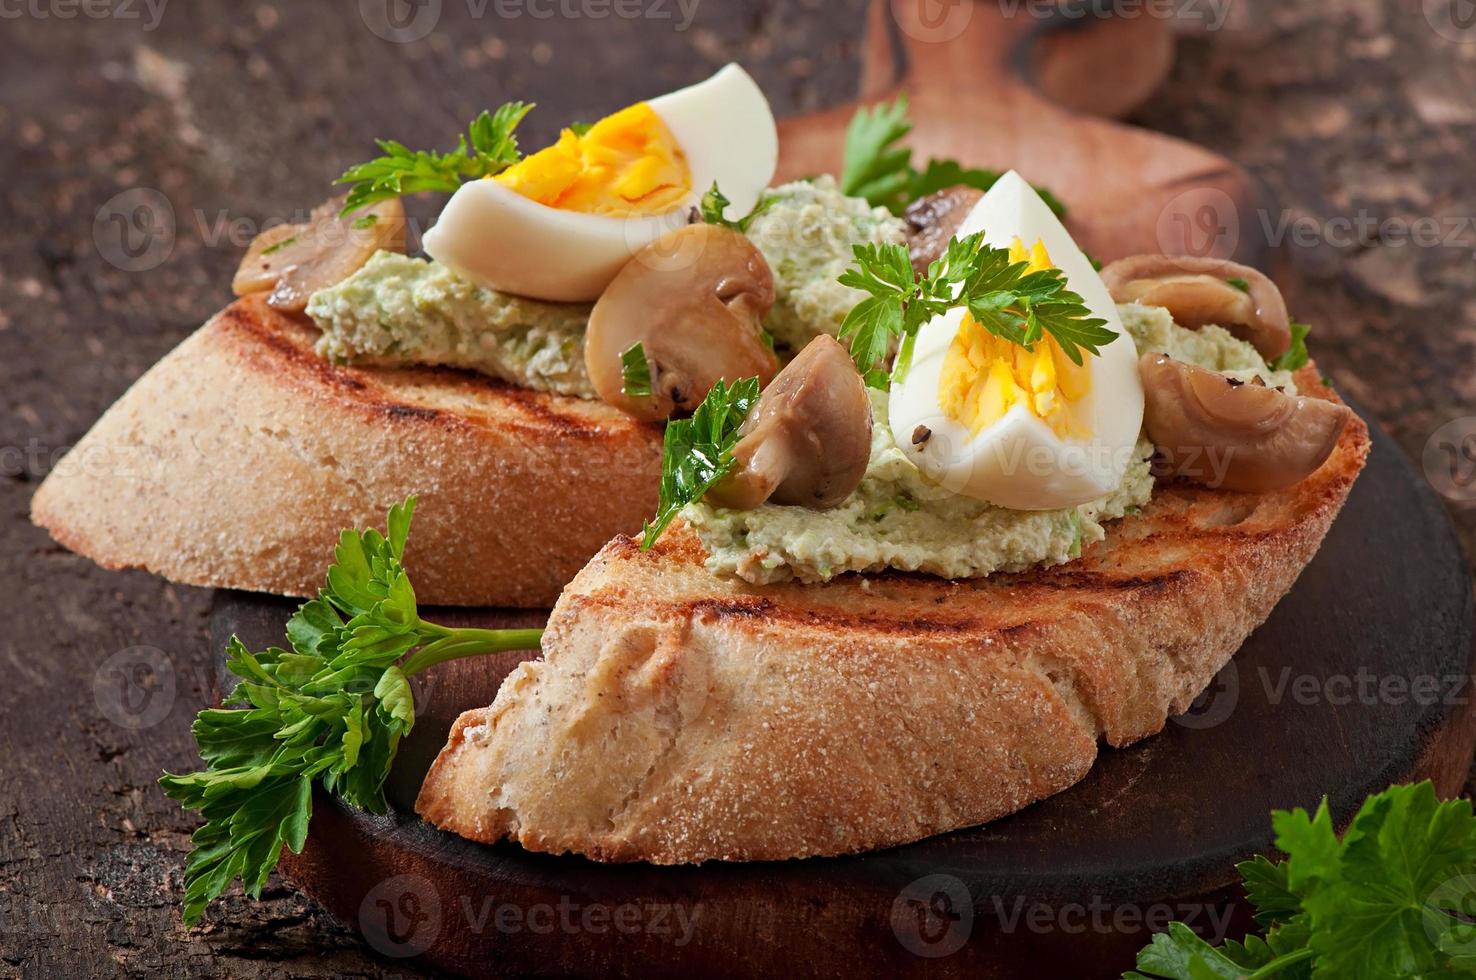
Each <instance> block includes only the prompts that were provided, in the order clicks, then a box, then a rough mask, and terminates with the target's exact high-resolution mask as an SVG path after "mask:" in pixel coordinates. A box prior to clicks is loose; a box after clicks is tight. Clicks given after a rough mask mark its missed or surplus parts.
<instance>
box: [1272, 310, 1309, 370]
mask: <svg viewBox="0 0 1476 980" xmlns="http://www.w3.org/2000/svg"><path fill="white" fill-rule="evenodd" d="M1311 332H1312V328H1311V327H1309V326H1308V325H1307V324H1305V323H1299V322H1297V321H1296V320H1293V321H1292V322H1291V337H1292V342H1291V346H1290V347H1288V348H1287V349H1286V352H1285V353H1283V354H1280V355H1279V356H1277V357H1275V358H1272V360H1271V363H1270V365H1269V367H1270V368H1271V370H1273V371H1300V370H1301V369H1302V368H1304V367H1306V366H1307V361H1308V360H1310V359H1311V355H1310V354H1308V353H1307V334H1309V333H1311Z"/></svg>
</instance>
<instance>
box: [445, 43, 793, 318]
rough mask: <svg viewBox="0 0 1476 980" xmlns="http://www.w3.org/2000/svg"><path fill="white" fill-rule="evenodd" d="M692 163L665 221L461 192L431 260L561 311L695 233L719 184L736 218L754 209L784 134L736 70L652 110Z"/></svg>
mask: <svg viewBox="0 0 1476 980" xmlns="http://www.w3.org/2000/svg"><path fill="white" fill-rule="evenodd" d="M648 102H649V104H650V106H651V108H652V109H653V110H655V112H656V114H657V115H659V116H660V117H661V119H662V120H663V121H664V122H665V123H666V125H667V128H668V129H670V130H671V134H672V136H673V137H674V138H675V139H676V142H677V145H678V146H679V147H680V148H681V149H682V152H683V153H685V154H686V157H687V165H688V167H689V168H690V170H691V173H692V191H691V193H690V194H689V195H688V196H687V198H686V199H684V200H683V201H682V202H681V203H680V204H678V205H677V206H676V207H674V208H672V209H671V210H670V211H667V212H666V213H664V214H660V215H653V216H635V217H611V216H609V215H598V214H585V213H582V212H578V211H564V210H560V209H558V208H551V207H549V206H547V205H545V204H540V203H539V202H537V201H534V200H532V199H530V198H527V197H524V196H523V195H521V194H519V193H518V192H516V191H514V190H511V189H510V188H508V187H505V186H503V185H502V184H501V183H499V182H498V181H495V180H474V181H471V182H469V183H466V184H463V185H462V186H461V188H460V189H459V190H457V191H456V193H455V194H453V195H452V197H451V200H450V201H449V202H447V204H446V207H445V209H444V210H443V211H442V212H441V216H440V218H439V219H438V220H437V221H436V223H435V225H434V226H433V227H432V228H430V230H428V231H427V232H426V233H425V238H424V242H423V244H424V248H425V251H426V253H427V254H428V255H430V256H431V257H432V258H434V259H436V260H437V261H439V262H441V263H442V264H443V265H446V266H448V267H450V268H451V269H454V270H455V271H456V272H458V273H460V274H461V275H463V276H465V277H466V278H468V279H471V280H472V281H473V282H478V283H481V284H483V285H486V286H490V287H492V288H494V289H497V290H500V291H502V292H507V293H514V294H517V295H519V296H528V297H532V298H534V299H542V300H549V301H553V302H576V301H587V300H593V299H596V298H598V297H599V295H600V293H602V292H603V291H604V289H605V287H606V286H607V285H609V283H610V280H611V279H613V278H614V277H615V273H617V272H619V271H620V268H621V267H622V266H623V265H624V264H625V263H626V262H627V261H629V259H630V257H631V255H633V254H634V253H635V252H637V251H638V250H640V249H641V248H643V247H644V246H646V245H648V244H650V243H651V242H653V241H655V240H656V239H657V238H660V237H661V235H662V234H664V233H665V232H667V231H670V230H671V229H672V228H675V227H678V226H680V225H683V224H686V223H687V214H688V210H689V209H690V208H691V207H692V206H694V205H696V204H697V203H698V201H700V200H701V197H702V195H703V194H704V193H706V192H707V190H708V189H709V188H710V187H711V186H712V185H713V183H714V181H715V182H716V183H717V184H718V186H719V187H720V188H721V189H722V191H723V194H725V195H726V196H727V197H728V199H729V201H730V202H731V204H730V206H729V208H728V215H729V217H734V218H736V217H740V216H742V215H745V214H747V213H748V212H749V211H751V210H752V209H753V206H754V205H755V204H756V203H757V202H758V198H759V195H760V194H761V193H763V190H764V188H766V187H768V186H769V182H770V181H771V180H772V179H773V177H774V169H775V167H776V166H777V165H778V161H779V133H778V129H777V127H776V126H775V124H774V114H773V112H772V111H771V110H770V109H769V103H768V100H767V99H765V98H764V94H763V92H762V90H760V89H759V87H758V85H757V84H756V83H755V82H754V80H753V79H752V78H751V77H750V76H749V74H748V73H747V72H746V71H744V70H743V69H742V68H740V67H739V66H738V65H736V64H733V65H728V66H727V67H725V68H723V69H721V70H720V71H718V72H717V74H715V75H713V76H712V77H711V78H709V79H707V80H706V81H704V82H698V83H697V84H696V85H691V86H688V87H687V88H684V89H680V90H678V91H675V92H671V93H669V94H667V95H663V96H660V97H658V98H654V99H650V100H648Z"/></svg>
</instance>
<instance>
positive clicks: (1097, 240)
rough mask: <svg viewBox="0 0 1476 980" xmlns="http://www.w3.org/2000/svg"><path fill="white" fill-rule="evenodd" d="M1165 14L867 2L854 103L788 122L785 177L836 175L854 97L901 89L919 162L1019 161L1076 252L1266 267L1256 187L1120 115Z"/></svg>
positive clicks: (1138, 93)
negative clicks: (1057, 204) (1060, 206)
mask: <svg viewBox="0 0 1476 980" xmlns="http://www.w3.org/2000/svg"><path fill="white" fill-rule="evenodd" d="M1172 53H1173V38H1172V35H1171V33H1170V31H1169V24H1168V23H1167V21H1165V20H1163V19H1162V18H1159V17H1154V16H1150V15H1149V14H1147V13H1143V14H1141V15H1139V16H1137V17H1096V16H1093V15H1089V14H1088V12H1087V8H1086V7H1083V6H1072V5H1068V4H1050V3H1044V2H1043V0H873V2H872V5H871V7H870V8H869V12H868V15H867V34H866V41H865V44H864V47H863V49H862V71H861V85H860V93H861V98H860V99H859V100H858V101H857V102H852V103H850V104H847V105H843V106H838V107H836V108H834V109H830V110H827V111H824V112H820V113H816V114H813V115H809V116H805V117H802V118H798V119H786V120H783V121H782V122H781V123H780V127H779V135H780V139H779V145H780V158H779V174H778V176H779V179H780V180H789V179H794V178H796V177H801V176H805V175H808V174H815V173H836V172H839V170H840V161H841V149H842V147H843V145H844V141H845V129H846V124H847V123H848V122H849V121H850V118H851V116H852V114H853V113H854V112H855V110H856V108H857V106H858V105H861V104H867V103H871V102H874V101H876V100H877V99H879V98H884V97H891V96H892V95H893V94H895V93H896V92H898V91H906V92H907V94H908V97H909V99H910V103H911V110H910V115H911V118H912V120H913V121H914V123H915V128H914V129H913V131H912V133H911V134H910V136H909V137H908V140H907V142H908V145H909V146H911V147H912V149H913V157H914V159H915V160H927V159H930V158H946V159H954V160H958V161H959V162H961V163H963V164H965V165H967V166H974V167H989V168H992V169H996V170H1007V169H1015V170H1019V171H1020V173H1021V174H1023V175H1024V176H1025V178H1026V179H1028V180H1030V181H1032V182H1034V183H1036V184H1037V185H1039V186H1043V187H1047V188H1049V189H1050V190H1052V191H1053V192H1055V193H1056V194H1057V196H1059V197H1061V198H1062V199H1063V200H1064V201H1065V202H1066V204H1067V205H1068V207H1069V209H1070V213H1069V215H1068V218H1067V224H1068V225H1069V226H1070V227H1071V230H1072V233H1073V234H1074V235H1075V236H1076V238H1077V240H1078V241H1079V242H1080V243H1081V245H1082V247H1083V248H1085V249H1087V251H1089V252H1090V253H1092V254H1093V255H1095V256H1097V257H1098V258H1100V259H1102V260H1104V261H1106V260H1111V259H1113V258H1117V257H1120V256H1123V255H1129V254H1133V253H1138V252H1163V253H1167V254H1191V255H1215V256H1218V257H1222V258H1232V257H1233V258H1237V259H1239V260H1240V261H1243V262H1247V263H1249V264H1252V265H1258V266H1261V267H1263V268H1264V267H1265V263H1266V261H1267V259H1268V257H1267V255H1266V252H1267V249H1268V245H1267V243H1266V242H1265V241H1264V239H1263V237H1260V236H1257V234H1256V228H1257V225H1256V222H1255V217H1256V215H1257V214H1258V213H1259V207H1260V204H1259V194H1258V192H1257V191H1256V190H1255V185H1254V183H1253V182H1252V181H1251V180H1250V178H1249V177H1248V176H1247V175H1246V174H1245V172H1244V171H1242V170H1241V169H1240V168H1239V167H1237V166H1236V165H1235V164H1233V163H1231V162H1230V161H1228V160H1226V159H1224V158H1223V157H1219V156H1216V155H1215V154H1213V153H1210V152H1209V151H1207V150H1204V149H1202V148H1200V147H1197V146H1193V145H1191V144H1189V143H1185V142H1183V141H1182V140H1177V139H1173V138H1171V137H1167V136H1162V135H1159V134H1156V133H1150V132H1147V131H1146V130H1141V129H1135V128H1133V127H1130V126H1125V125H1123V124H1121V123H1118V122H1115V121H1113V119H1112V118H1104V117H1115V116H1119V115H1121V114H1123V113H1125V112H1127V111H1129V110H1130V109H1132V108H1133V107H1135V106H1136V105H1138V104H1139V103H1140V102H1141V101H1142V100H1143V99H1144V98H1146V97H1147V96H1148V95H1149V94H1151V93H1152V91H1153V90H1154V89H1155V88H1157V87H1158V85H1159V84H1160V83H1161V82H1162V80H1163V78H1164V77H1165V76H1166V75H1167V73H1168V70H1169V68H1170V66H1171V64H1172Z"/></svg>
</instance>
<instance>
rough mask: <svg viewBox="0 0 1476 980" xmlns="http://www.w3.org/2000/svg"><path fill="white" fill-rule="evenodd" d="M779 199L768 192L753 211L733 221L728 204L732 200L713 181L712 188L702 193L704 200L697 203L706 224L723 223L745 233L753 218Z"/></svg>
mask: <svg viewBox="0 0 1476 980" xmlns="http://www.w3.org/2000/svg"><path fill="white" fill-rule="evenodd" d="M777 200H778V198H776V197H771V196H769V195H767V194H766V195H764V196H762V197H760V198H759V199H758V203H757V204H755V205H754V206H753V210H752V211H750V212H748V213H747V214H745V215H744V216H743V217H741V218H739V219H738V220H736V221H733V220H731V219H729V218H728V216H727V210H728V205H729V204H731V203H732V202H731V201H729V200H728V197H727V195H726V194H724V193H723V192H722V191H720V190H718V185H717V181H713V182H712V187H711V189H709V190H708V192H707V193H706V194H703V195H702V200H701V201H700V202H699V203H698V205H697V212H698V214H699V215H700V216H701V218H702V220H703V222H705V223H706V224H709V225H722V226H723V227H724V228H731V229H732V230H733V231H736V232H740V233H743V232H747V231H748V227H749V225H751V224H753V219H755V218H757V217H758V216H759V215H761V214H763V213H764V212H765V211H767V210H769V208H771V207H773V205H774V202H775V201H777Z"/></svg>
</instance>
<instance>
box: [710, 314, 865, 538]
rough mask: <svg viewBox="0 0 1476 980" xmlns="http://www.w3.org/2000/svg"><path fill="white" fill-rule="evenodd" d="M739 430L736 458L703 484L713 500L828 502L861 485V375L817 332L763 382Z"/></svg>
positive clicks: (820, 506) (750, 504) (746, 506)
mask: <svg viewBox="0 0 1476 980" xmlns="http://www.w3.org/2000/svg"><path fill="white" fill-rule="evenodd" d="M738 431H739V433H740V435H741V436H742V438H741V439H739V441H738V445H737V446H736V447H735V448H734V450H733V459H734V461H735V462H736V465H735V467H734V468H733V471H732V472H731V473H729V474H728V476H726V477H724V478H723V480H722V481H721V482H720V483H718V485H717V486H715V487H713V488H712V490H710V491H708V494H707V496H708V498H709V499H711V500H712V502H713V503H715V504H717V505H718V506H720V507H732V508H734V509H736V510H752V509H753V508H755V507H757V506H758V505H759V504H762V503H763V502H764V501H766V500H772V501H773V502H774V503H776V504H792V505H795V506H799V507H810V508H812V509H815V510H824V509H825V508H827V507H834V506H835V505H836V504H839V503H840V502H841V501H843V500H845V499H846V498H847V497H849V496H850V495H851V492H852V491H854V490H855V489H856V487H857V486H858V485H860V483H861V478H862V477H863V476H865V475H866V464H867V462H868V461H869V460H870V458H871V400H870V399H869V398H867V397H866V382H864V381H862V380H861V375H860V374H859V373H858V372H857V371H856V365H855V363H854V362H853V361H852V360H851V355H849V354H847V353H846V349H845V348H844V347H842V346H841V345H840V344H838V343H837V342H836V341H835V338H833V337H829V336H826V335H824V334H821V335H820V336H819V337H816V338H815V339H814V340H812V341H810V342H809V344H807V345H806V346H805V349H804V350H802V351H800V353H799V356H798V357H796V358H795V359H794V360H793V361H790V362H789V365H788V366H787V367H785V369H784V370H783V371H780V372H779V377H777V378H775V379H774V383H773V384H771V385H769V387H768V388H766V389H764V393H763V395H762V396H761V397H760V398H759V400H758V404H757V405H755V406H754V407H753V411H752V412H750V413H749V416H748V418H747V419H746V420H745V421H744V423H743V427H742V428H741V429H739V430H738Z"/></svg>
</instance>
